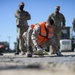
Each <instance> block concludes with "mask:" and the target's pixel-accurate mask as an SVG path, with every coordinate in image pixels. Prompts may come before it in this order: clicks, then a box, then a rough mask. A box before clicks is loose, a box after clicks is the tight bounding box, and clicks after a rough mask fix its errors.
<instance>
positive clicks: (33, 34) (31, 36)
mask: <svg viewBox="0 0 75 75" xmlns="http://www.w3.org/2000/svg"><path fill="white" fill-rule="evenodd" d="M39 32H40V26H39V25H38V24H37V25H36V26H35V27H34V29H32V28H31V27H29V28H28V30H27V32H25V33H24V34H23V38H24V40H25V42H26V44H27V47H31V46H32V47H33V46H37V45H40V46H41V47H42V48H45V47H48V46H50V45H52V47H53V50H54V52H55V53H56V54H57V52H58V47H57V43H56V40H55V38H54V37H52V38H50V40H48V41H46V42H42V43H41V44H38V41H37V39H38V34H39ZM28 51H29V52H32V50H30V49H28Z"/></svg>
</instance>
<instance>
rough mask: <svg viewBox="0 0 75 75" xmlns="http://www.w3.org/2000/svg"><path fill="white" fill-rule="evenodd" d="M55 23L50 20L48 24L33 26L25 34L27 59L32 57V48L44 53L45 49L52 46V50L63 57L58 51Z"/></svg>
mask: <svg viewBox="0 0 75 75" xmlns="http://www.w3.org/2000/svg"><path fill="white" fill-rule="evenodd" d="M53 31H54V21H53V20H52V19H51V18H48V20H47V22H41V23H36V24H32V25H31V26H30V27H29V29H28V30H27V32H25V33H24V34H23V38H24V39H25V42H26V45H27V57H32V52H33V50H32V47H35V48H36V50H37V51H38V52H42V51H43V48H45V47H48V46H50V45H52V48H53V50H54V52H55V54H57V56H62V54H61V52H60V51H58V46H57V42H56V40H55V38H54V34H53V33H54V32H53Z"/></svg>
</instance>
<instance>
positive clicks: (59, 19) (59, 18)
mask: <svg viewBox="0 0 75 75" xmlns="http://www.w3.org/2000/svg"><path fill="white" fill-rule="evenodd" d="M59 11H60V6H56V10H55V12H54V13H52V14H51V15H50V16H49V17H51V18H52V19H53V20H54V24H55V31H54V34H55V38H56V41H57V44H58V48H59V49H60V39H61V30H62V28H65V17H64V15H63V14H62V13H60V12H59ZM53 53H54V52H53V51H52V54H53Z"/></svg>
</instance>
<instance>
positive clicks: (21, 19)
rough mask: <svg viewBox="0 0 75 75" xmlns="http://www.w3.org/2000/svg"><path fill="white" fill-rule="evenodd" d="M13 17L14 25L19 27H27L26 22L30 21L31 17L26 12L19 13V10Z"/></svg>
mask: <svg viewBox="0 0 75 75" xmlns="http://www.w3.org/2000/svg"><path fill="white" fill-rule="evenodd" d="M15 17H16V18H17V20H16V25H17V26H18V25H19V26H20V27H26V26H28V23H27V20H30V19H31V16H30V14H29V13H28V12H27V11H24V10H23V11H21V10H19V9H18V10H16V12H15Z"/></svg>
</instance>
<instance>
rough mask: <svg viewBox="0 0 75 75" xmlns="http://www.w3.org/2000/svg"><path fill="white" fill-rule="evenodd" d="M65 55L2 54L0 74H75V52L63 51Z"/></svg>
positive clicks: (0, 57)
mask: <svg viewBox="0 0 75 75" xmlns="http://www.w3.org/2000/svg"><path fill="white" fill-rule="evenodd" d="M63 55H64V56H63V57H57V56H56V55H51V56H48V55H46V56H44V57H39V56H33V57H32V58H27V57H26V56H25V55H24V56H22V55H18V56H14V54H13V53H12V54H9V53H7V54H4V56H0V75H6V74H7V75H60V74H61V75H75V52H63Z"/></svg>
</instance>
